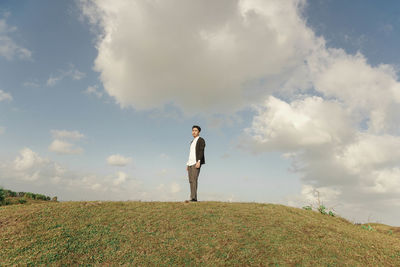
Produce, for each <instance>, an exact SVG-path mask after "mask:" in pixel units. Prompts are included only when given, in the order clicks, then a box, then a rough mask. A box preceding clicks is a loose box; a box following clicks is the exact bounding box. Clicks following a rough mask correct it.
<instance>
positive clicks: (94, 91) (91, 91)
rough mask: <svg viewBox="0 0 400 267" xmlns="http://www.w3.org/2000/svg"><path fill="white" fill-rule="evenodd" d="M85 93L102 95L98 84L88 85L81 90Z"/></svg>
mask: <svg viewBox="0 0 400 267" xmlns="http://www.w3.org/2000/svg"><path fill="white" fill-rule="evenodd" d="M83 92H84V93H86V94H94V95H95V96H97V97H98V98H100V97H102V96H103V92H100V91H98V86H97V85H94V86H89V87H88V88H87V89H86V90H85V91H83Z"/></svg>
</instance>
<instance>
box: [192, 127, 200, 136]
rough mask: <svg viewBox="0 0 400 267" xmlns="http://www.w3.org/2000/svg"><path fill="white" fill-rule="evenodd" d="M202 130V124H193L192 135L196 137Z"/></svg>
mask: <svg viewBox="0 0 400 267" xmlns="http://www.w3.org/2000/svg"><path fill="white" fill-rule="evenodd" d="M200 131H201V128H200V126H198V125H193V127H192V135H193V137H195V138H196V137H197V136H199V134H200Z"/></svg>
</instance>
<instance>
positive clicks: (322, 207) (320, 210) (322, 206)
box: [318, 205, 326, 214]
mask: <svg viewBox="0 0 400 267" xmlns="http://www.w3.org/2000/svg"><path fill="white" fill-rule="evenodd" d="M325 209H326V208H325V206H324V205H319V207H318V211H319V212H320V213H321V214H326V211H325Z"/></svg>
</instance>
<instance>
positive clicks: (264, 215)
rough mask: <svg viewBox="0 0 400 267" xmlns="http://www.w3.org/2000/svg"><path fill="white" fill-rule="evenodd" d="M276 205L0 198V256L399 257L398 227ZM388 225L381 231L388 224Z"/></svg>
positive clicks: (150, 260) (223, 260) (179, 259)
mask: <svg viewBox="0 0 400 267" xmlns="http://www.w3.org/2000/svg"><path fill="white" fill-rule="evenodd" d="M371 225H372V227H373V228H374V229H375V228H376V229H377V230H373V231H369V230H366V229H364V228H362V226H361V225H354V224H352V223H350V222H348V221H347V220H345V219H343V218H340V217H330V216H327V215H322V214H320V213H317V212H315V211H307V210H303V209H300V208H293V207H288V206H283V205H278V204H259V203H225V202H213V201H210V202H197V203H183V202H182V203H179V202H140V201H135V202H134V201H124V202H122V201H121V202H108V201H105V202H97V201H89V202H47V203H38V204H31V205H11V206H3V207H0V229H1V231H0V244H1V249H0V259H1V261H2V264H6V265H8V264H29V263H35V264H39V263H58V264H61V263H64V264H77V263H102V264H113V265H118V264H123V263H130V264H134V265H141V266H143V265H165V266H167V265H169V266H170V265H179V266H182V265H191V266H193V265H201V264H206V265H210V264H211V265H227V266H228V265H229V266H231V265H264V266H265V265H267V266H268V265H272V266H316V265H318V266H321V265H323V266H344V265H346V266H347V265H348V266H400V229H399V228H398V227H390V226H385V225H373V224H371ZM389 231H390V232H389Z"/></svg>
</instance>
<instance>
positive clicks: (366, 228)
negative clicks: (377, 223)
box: [361, 224, 375, 231]
mask: <svg viewBox="0 0 400 267" xmlns="http://www.w3.org/2000/svg"><path fill="white" fill-rule="evenodd" d="M361 228H363V229H365V230H368V231H374V230H375V229H374V228H372V226H371V225H369V224H368V226H365V225H362V226H361Z"/></svg>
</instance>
